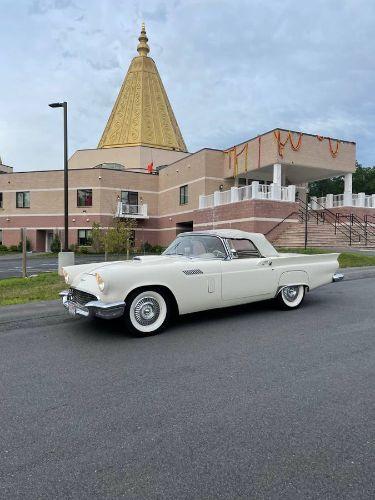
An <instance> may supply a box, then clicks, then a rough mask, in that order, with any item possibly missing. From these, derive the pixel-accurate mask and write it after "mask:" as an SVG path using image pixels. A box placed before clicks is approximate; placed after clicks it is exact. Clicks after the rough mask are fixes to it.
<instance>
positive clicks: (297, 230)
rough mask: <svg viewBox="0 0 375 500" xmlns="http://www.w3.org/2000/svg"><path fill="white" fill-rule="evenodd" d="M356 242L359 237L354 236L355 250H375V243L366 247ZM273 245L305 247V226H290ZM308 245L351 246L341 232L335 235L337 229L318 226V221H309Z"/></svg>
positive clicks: (324, 225)
mask: <svg viewBox="0 0 375 500" xmlns="http://www.w3.org/2000/svg"><path fill="white" fill-rule="evenodd" d="M356 240H358V236H355V235H353V241H352V247H354V248H375V242H372V243H368V244H367V246H365V243H364V241H361V242H358V241H356ZM272 243H273V245H275V246H277V247H286V248H299V247H303V246H304V245H305V224H304V223H302V222H301V223H298V224H297V223H296V224H290V225H289V226H288V227H286V229H285V230H284V231H283V232H282V233H280V234H279V235H278V236H277V237H276V239H275V240H273V242H272ZM307 244H308V246H309V247H323V248H324V247H327V248H336V247H337V248H344V247H348V246H349V241H348V238H347V237H346V236H345V235H344V234H342V233H340V231H337V234H335V228H334V227H333V226H332V225H331V224H328V223H325V224H323V223H319V224H317V223H316V221H309V222H308V224H307Z"/></svg>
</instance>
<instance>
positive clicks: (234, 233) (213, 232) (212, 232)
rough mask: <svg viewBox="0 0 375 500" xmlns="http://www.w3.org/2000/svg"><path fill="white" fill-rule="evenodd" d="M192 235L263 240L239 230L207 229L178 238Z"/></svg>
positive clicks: (184, 234) (187, 232)
mask: <svg viewBox="0 0 375 500" xmlns="http://www.w3.org/2000/svg"><path fill="white" fill-rule="evenodd" d="M193 235H209V236H220V237H221V238H234V239H243V238H251V237H261V238H265V236H264V234H262V233H248V232H247V231H240V230H239V229H208V230H207V231H186V232H184V233H180V234H179V235H178V236H193Z"/></svg>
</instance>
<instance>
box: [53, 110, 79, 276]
mask: <svg viewBox="0 0 375 500" xmlns="http://www.w3.org/2000/svg"><path fill="white" fill-rule="evenodd" d="M49 106H50V107H51V108H63V110H64V245H63V250H62V252H60V254H59V273H60V274H61V267H62V265H69V264H74V253H73V252H69V221H68V216H69V198H68V193H69V191H68V103H67V102H66V101H64V102H53V103H51V104H49ZM64 256H65V257H64ZM60 257H61V258H60Z"/></svg>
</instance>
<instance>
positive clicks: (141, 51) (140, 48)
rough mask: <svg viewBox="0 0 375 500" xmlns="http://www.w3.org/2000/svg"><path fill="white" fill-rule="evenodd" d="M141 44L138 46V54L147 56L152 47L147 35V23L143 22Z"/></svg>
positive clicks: (140, 36)
mask: <svg viewBox="0 0 375 500" xmlns="http://www.w3.org/2000/svg"><path fill="white" fill-rule="evenodd" d="M138 40H139V44H138V47H137V51H138V54H139V55H140V56H147V54H148V53H149V52H150V47H149V46H148V44H147V42H148V38H147V35H146V27H145V23H142V28H141V34H140V35H139V38H138Z"/></svg>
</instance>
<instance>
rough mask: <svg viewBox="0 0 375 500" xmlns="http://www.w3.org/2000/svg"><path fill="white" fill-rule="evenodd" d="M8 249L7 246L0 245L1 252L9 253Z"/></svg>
mask: <svg viewBox="0 0 375 500" xmlns="http://www.w3.org/2000/svg"><path fill="white" fill-rule="evenodd" d="M7 251H8V247H7V246H6V245H0V252H7Z"/></svg>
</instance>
